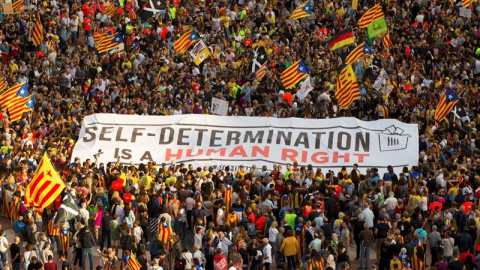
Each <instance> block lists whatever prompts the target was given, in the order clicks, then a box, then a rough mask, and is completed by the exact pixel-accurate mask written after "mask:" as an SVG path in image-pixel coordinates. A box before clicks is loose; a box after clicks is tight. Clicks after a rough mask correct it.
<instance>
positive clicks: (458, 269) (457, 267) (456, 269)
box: [448, 260, 463, 270]
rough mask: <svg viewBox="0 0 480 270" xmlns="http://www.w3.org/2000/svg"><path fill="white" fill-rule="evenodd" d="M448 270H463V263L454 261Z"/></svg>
mask: <svg viewBox="0 0 480 270" xmlns="http://www.w3.org/2000/svg"><path fill="white" fill-rule="evenodd" d="M448 269H450V270H462V269H463V262H462V261H460V260H456V261H452V262H450V263H449V264H448Z"/></svg>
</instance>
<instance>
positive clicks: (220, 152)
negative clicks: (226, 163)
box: [205, 148, 227, 157]
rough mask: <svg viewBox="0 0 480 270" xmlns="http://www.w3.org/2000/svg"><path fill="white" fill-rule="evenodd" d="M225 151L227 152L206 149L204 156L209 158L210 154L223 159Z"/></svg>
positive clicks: (224, 149)
mask: <svg viewBox="0 0 480 270" xmlns="http://www.w3.org/2000/svg"><path fill="white" fill-rule="evenodd" d="M226 150H227V148H220V149H218V150H215V149H207V153H206V154H205V156H207V157H208V156H211V155H212V154H218V155H219V156H221V157H224V156H225V152H226Z"/></svg>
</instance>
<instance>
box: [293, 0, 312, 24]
mask: <svg viewBox="0 0 480 270" xmlns="http://www.w3.org/2000/svg"><path fill="white" fill-rule="evenodd" d="M310 15H312V3H311V2H310V0H308V1H307V2H305V3H303V4H301V5H300V6H298V7H297V8H296V9H295V10H294V11H293V12H292V15H290V18H288V19H289V20H290V21H293V20H298V19H300V18H304V17H308V16H310Z"/></svg>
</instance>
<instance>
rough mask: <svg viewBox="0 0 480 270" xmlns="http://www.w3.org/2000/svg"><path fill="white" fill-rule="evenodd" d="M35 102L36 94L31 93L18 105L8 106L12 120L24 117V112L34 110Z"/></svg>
mask: <svg viewBox="0 0 480 270" xmlns="http://www.w3.org/2000/svg"><path fill="white" fill-rule="evenodd" d="M34 104H35V94H31V95H30V96H28V97H27V98H24V99H22V100H21V101H20V102H19V104H18V105H17V106H16V107H14V108H8V114H9V115H10V121H12V122H16V121H18V120H20V119H22V116H23V113H25V112H29V111H32V110H33V105H34Z"/></svg>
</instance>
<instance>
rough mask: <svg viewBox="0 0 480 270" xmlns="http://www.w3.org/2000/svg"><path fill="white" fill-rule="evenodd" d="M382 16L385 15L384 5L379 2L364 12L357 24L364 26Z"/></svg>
mask: <svg viewBox="0 0 480 270" xmlns="http://www.w3.org/2000/svg"><path fill="white" fill-rule="evenodd" d="M381 17H383V11H382V7H381V6H380V5H379V4H376V5H375V6H373V7H372V8H371V9H369V10H367V12H365V14H363V16H362V17H361V18H360V19H359V20H358V21H357V25H358V27H359V28H364V27H367V26H369V25H370V24H371V23H373V22H374V21H376V20H378V19H380V18H381Z"/></svg>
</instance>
